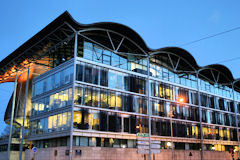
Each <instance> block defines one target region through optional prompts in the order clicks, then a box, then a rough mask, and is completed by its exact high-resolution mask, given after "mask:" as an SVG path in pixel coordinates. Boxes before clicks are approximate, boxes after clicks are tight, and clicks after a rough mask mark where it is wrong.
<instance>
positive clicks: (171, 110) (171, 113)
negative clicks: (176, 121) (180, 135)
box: [170, 104, 174, 160]
mask: <svg viewBox="0 0 240 160" xmlns="http://www.w3.org/2000/svg"><path fill="white" fill-rule="evenodd" d="M172 116H173V109H172V105H171V104H170V127H171V147H172V148H171V149H172V160H174V145H173V126H172Z"/></svg>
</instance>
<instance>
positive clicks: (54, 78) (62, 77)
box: [32, 66, 73, 97]
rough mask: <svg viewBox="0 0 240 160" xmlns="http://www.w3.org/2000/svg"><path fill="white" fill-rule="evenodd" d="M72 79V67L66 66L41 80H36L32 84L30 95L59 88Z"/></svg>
mask: <svg viewBox="0 0 240 160" xmlns="http://www.w3.org/2000/svg"><path fill="white" fill-rule="evenodd" d="M72 80H73V67H72V66H71V67H68V68H66V69H64V70H61V71H59V72H57V73H55V74H52V75H50V76H48V77H46V78H44V79H43V80H40V81H37V82H35V83H34V84H33V92H32V96H33V97H35V96H37V95H40V94H42V93H45V92H48V91H50V90H53V89H56V88H59V87H60V86H63V85H65V84H68V83H70V82H72Z"/></svg>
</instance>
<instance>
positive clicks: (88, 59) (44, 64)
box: [0, 12, 240, 159]
mask: <svg viewBox="0 0 240 160" xmlns="http://www.w3.org/2000/svg"><path fill="white" fill-rule="evenodd" d="M0 68H1V70H0V81H1V83H4V82H14V81H15V90H14V93H13V96H12V97H11V99H10V101H9V104H8V107H7V110H6V113H5V118H4V120H5V122H6V123H9V124H13V125H14V126H15V127H16V128H20V129H21V134H19V138H20V140H22V139H24V140H25V141H26V142H25V148H29V147H30V148H31V147H33V146H35V147H37V148H39V149H41V148H54V147H60V146H68V147H69V148H68V150H66V155H69V158H73V159H74V155H75V154H77V152H79V151H76V152H75V151H74V147H77V146H82V147H103V148H104V147H106V148H110V147H112V148H124V149H126V150H127V149H129V148H138V147H137V146H138V143H137V141H138V138H139V137H140V136H141V135H144V136H146V137H148V138H149V140H155V141H161V144H160V148H161V149H167V148H172V149H174V150H178V149H181V150H198V151H201V153H202V159H204V154H203V153H204V151H208V150H212V151H214V150H215V151H238V148H239V136H240V135H239V127H240V122H239V118H240V82H239V81H238V79H234V78H233V76H232V73H231V71H230V70H229V69H228V68H227V67H225V66H223V65H219V64H216V65H208V66H203V67H201V66H199V65H198V64H197V63H196V61H195V59H194V58H193V56H192V55H191V54H190V53H189V52H187V51H186V50H184V49H182V48H178V47H165V48H160V49H156V50H152V49H150V48H149V47H147V45H146V44H145V42H144V40H143V39H142V38H141V37H140V36H139V35H138V34H137V33H136V32H135V31H133V30H132V29H130V28H129V27H127V26H124V25H121V24H117V23H106V22H104V23H94V24H89V25H83V24H80V23H78V22H76V21H75V20H74V19H73V18H72V17H71V16H70V15H69V13H68V12H65V13H63V14H62V15H60V16H59V17H58V18H57V19H55V20H54V21H53V22H51V23H50V24H49V25H48V26H46V27H45V28H44V29H43V30H41V31H40V32H39V33H37V34H36V35H35V36H33V37H32V38H31V39H29V40H28V41H27V42H25V43H24V44H23V45H22V46H20V47H19V48H18V49H16V50H15V51H14V52H13V53H11V54H10V55H9V56H7V57H6V58H5V59H4V60H2V61H1V62H0ZM12 110H13V111H14V112H12ZM11 115H13V116H11ZM11 117H13V118H11ZM141 133H145V134H141ZM10 139H11V137H10ZM23 146H24V145H23ZM19 147H20V150H21V149H22V148H24V147H22V146H21V144H20V145H19ZM150 153H151V152H150ZM81 154H83V153H81Z"/></svg>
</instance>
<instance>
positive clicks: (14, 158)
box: [0, 151, 25, 160]
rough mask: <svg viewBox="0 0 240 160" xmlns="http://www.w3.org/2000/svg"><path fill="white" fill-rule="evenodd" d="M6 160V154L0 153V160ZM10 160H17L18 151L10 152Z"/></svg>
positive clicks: (23, 157) (23, 156)
mask: <svg viewBox="0 0 240 160" xmlns="http://www.w3.org/2000/svg"><path fill="white" fill-rule="evenodd" d="M7 159H8V153H7V151H5V152H0V160H7ZM23 159H25V154H24V152H22V160H23ZM10 160H19V151H11V152H10Z"/></svg>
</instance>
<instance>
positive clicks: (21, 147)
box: [19, 67, 29, 160]
mask: <svg viewBox="0 0 240 160" xmlns="http://www.w3.org/2000/svg"><path fill="white" fill-rule="evenodd" d="M28 84H29V67H28V72H27V82H26V87H25V95H24V110H23V121H22V129H21V131H22V136H21V143H20V153H19V160H22V150H23V139H24V125H25V112H26V106H27V95H28Z"/></svg>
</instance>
